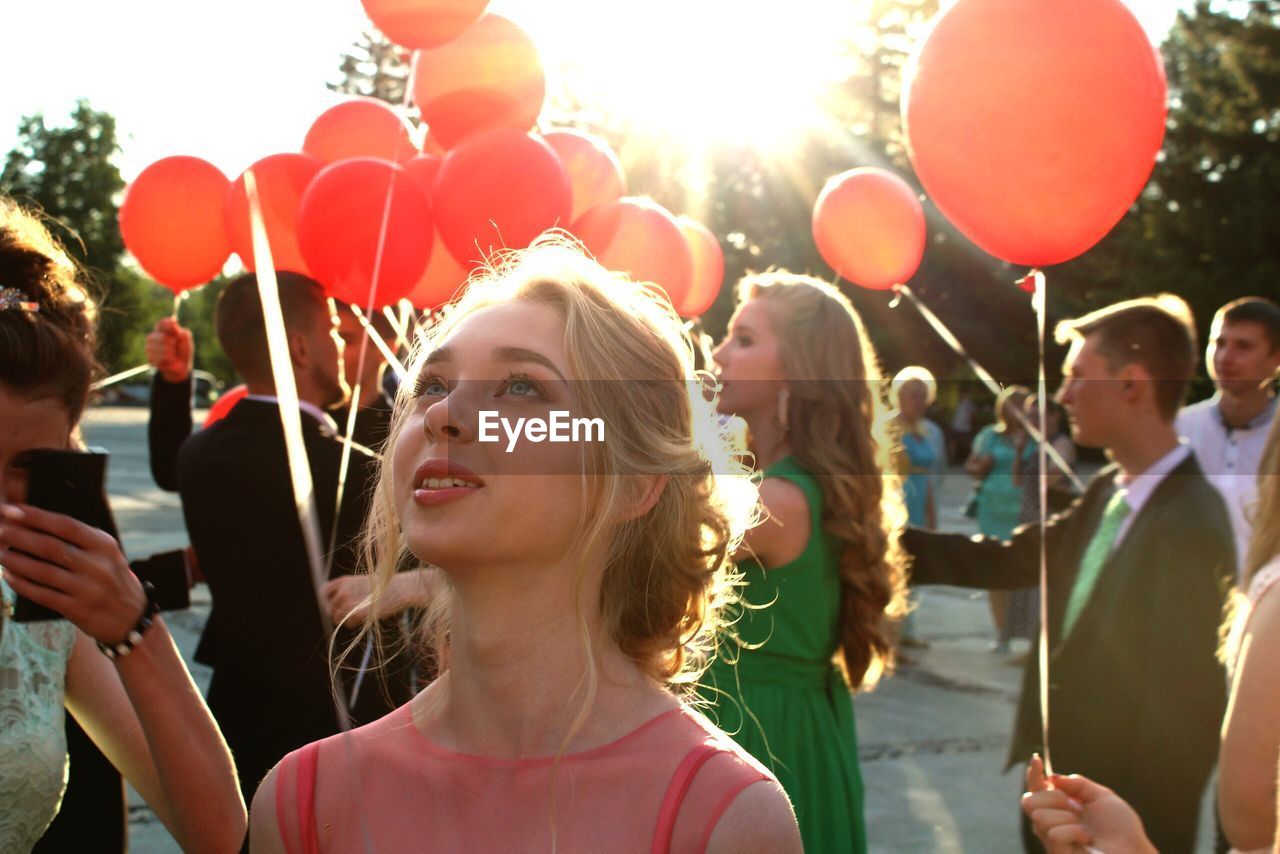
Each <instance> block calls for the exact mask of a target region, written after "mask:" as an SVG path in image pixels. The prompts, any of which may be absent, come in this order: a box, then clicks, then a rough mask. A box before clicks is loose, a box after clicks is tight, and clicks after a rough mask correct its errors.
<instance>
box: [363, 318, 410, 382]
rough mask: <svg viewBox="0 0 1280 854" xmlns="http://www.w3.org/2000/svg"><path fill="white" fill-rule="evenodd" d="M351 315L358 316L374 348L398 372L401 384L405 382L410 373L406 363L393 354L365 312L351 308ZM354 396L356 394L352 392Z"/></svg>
mask: <svg viewBox="0 0 1280 854" xmlns="http://www.w3.org/2000/svg"><path fill="white" fill-rule="evenodd" d="M351 313H352V314H354V315H355V316H356V320H358V321H360V325H361V326H362V327H364V331H365V332H367V333H369V339H370V340H371V341H373V343H374V346H376V347H377V348H378V352H379V353H381V354H382V357H383V358H384V359H386V360H387V364H388V365H390V366H391V369H392V370H393V371H395V372H396V376H397V377H399V379H400V381H401V382H404V379H405V377H406V376H408V372H407V371H405V368H404V363H403V362H401V361H400V359H399V358H397V357H396V354H395V353H394V352H392V350H391V348H390V347H389V346H387V342H386V341H385V340H383V338H382V336H381V335H379V334H378V330H376V329H374V328H373V324H372V323H370V322H369V319H368V318H367V317H365V316H364V312H363V311H361V310H360V307H359V306H355V305H353V306H351ZM352 394H355V392H352Z"/></svg>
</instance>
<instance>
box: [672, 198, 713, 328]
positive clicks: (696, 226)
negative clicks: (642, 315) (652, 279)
mask: <svg viewBox="0 0 1280 854" xmlns="http://www.w3.org/2000/svg"><path fill="white" fill-rule="evenodd" d="M676 223H677V224H678V225H679V226H680V232H681V233H682V234H684V239H685V240H686V241H687V242H688V244H689V251H690V252H692V253H693V283H692V285H691V286H690V287H689V295H688V296H686V297H685V298H684V300H683V301H682V302H679V303H676V311H677V312H678V313H679V315H680V316H681V317H698V316H699V315H701V314H702V313H703V312H704V311H706V310H707V309H709V308H711V304H712V303H714V302H715V301H716V297H717V296H718V295H719V294H720V286H721V285H722V284H723V283H724V250H723V249H721V248H720V241H719V240H717V239H716V236H715V235H714V234H712V233H711V230H710V229H708V228H707V227H706V226H705V225H703V224H702V223H700V222H698V221H697V220H695V219H690V218H689V217H687V216H682V217H679V218H678V219H677V220H676Z"/></svg>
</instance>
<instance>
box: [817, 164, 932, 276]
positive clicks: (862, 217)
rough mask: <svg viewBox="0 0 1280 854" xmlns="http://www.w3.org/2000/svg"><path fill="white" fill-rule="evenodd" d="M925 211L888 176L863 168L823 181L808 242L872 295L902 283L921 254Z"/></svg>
mask: <svg viewBox="0 0 1280 854" xmlns="http://www.w3.org/2000/svg"><path fill="white" fill-rule="evenodd" d="M924 238H925V226H924V209H923V208H921V207H920V200H919V199H918V198H916V194H915V192H914V191H913V190H912V189H911V187H909V186H907V182H906V181H903V180H902V179H901V178H899V177H898V176H897V175H894V174H893V173H892V172H886V171H885V170H883V169H875V168H871V167H865V168H862V169H850V170H849V171H848V172H841V173H840V174H839V175H836V176H835V177H833V178H829V179H827V183H826V185H825V186H824V187H823V188H822V192H821V193H819V194H818V201H817V202H816V203H815V204H814V206H813V239H814V242H816V243H817V244H818V252H820V253H821V254H822V259H823V260H824V261H826V262H827V263H828V264H830V265H831V269H833V270H835V271H836V272H837V273H839V274H840V275H841V276H843V277H844V278H846V279H848V280H849V281H851V282H853V283H854V284H855V285H861V286H862V287H864V288H871V289H873V290H886V289H888V288H891V287H893V286H894V285H899V284H903V283H904V282H906V281H907V279H910V278H911V277H912V276H914V275H915V272H916V270H917V269H918V268H919V267H920V259H921V257H923V255H924Z"/></svg>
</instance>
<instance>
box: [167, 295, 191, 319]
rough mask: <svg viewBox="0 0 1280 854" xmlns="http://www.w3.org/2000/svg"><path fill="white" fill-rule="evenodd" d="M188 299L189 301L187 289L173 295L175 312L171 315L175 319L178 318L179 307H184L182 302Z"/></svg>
mask: <svg viewBox="0 0 1280 854" xmlns="http://www.w3.org/2000/svg"><path fill="white" fill-rule="evenodd" d="M186 301H187V292H186V291H182V292H180V293H176V294H174V295H173V314H172V315H171V316H172V317H173V319H174V320H177V319H178V309H180V308H181V307H182V304H183V303H184V302H186Z"/></svg>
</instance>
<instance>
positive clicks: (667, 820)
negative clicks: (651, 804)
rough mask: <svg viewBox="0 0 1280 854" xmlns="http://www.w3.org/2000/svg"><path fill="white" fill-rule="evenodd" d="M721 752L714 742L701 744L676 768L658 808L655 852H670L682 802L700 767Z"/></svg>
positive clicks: (654, 853) (661, 853) (664, 853)
mask: <svg viewBox="0 0 1280 854" xmlns="http://www.w3.org/2000/svg"><path fill="white" fill-rule="evenodd" d="M719 752H720V750H719V748H717V747H716V746H715V745H714V744H700V745H698V746H697V747H695V748H694V749H693V750H691V751H689V753H688V755H686V756H685V758H684V761H683V762H681V763H680V767H678V768H676V773H675V774H674V775H672V777H671V785H669V786H667V794H666V795H665V796H664V797H663V799H662V807H661V808H660V809H659V810H658V826H657V828H656V829H655V831H654V834H653V849H652V850H653V854H668V852H669V851H670V850H671V835H672V834H673V833H674V832H675V829H676V816H678V815H679V814H680V804H681V803H682V802H683V801H684V796H685V795H686V794H687V793H688V792H689V787H690V786H691V785H693V778H694V777H695V776H697V774H698V769H700V768H701V767H702V766H703V765H704V764H706V762H707V760H708V759H710V758H711V757H712V756H715V755H716V754H717V753H719Z"/></svg>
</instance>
